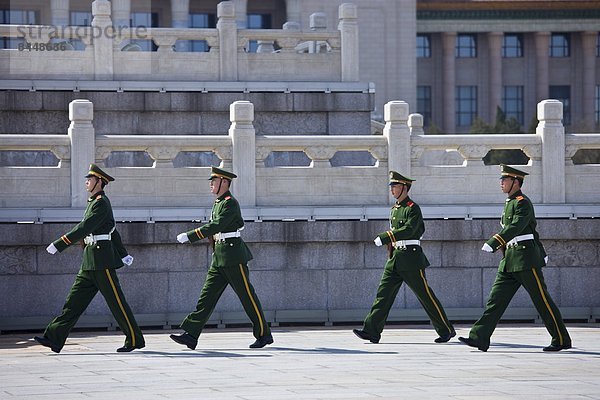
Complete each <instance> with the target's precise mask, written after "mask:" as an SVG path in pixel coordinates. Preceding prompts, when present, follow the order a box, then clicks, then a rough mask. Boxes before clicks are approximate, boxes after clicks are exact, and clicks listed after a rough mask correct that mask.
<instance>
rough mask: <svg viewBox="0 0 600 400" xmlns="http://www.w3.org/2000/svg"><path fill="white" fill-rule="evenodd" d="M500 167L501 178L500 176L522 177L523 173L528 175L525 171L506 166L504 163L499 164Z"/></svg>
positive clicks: (523, 176)
mask: <svg viewBox="0 0 600 400" xmlns="http://www.w3.org/2000/svg"><path fill="white" fill-rule="evenodd" d="M500 168H501V169H502V173H501V175H500V179H502V178H518V179H523V178H525V175H529V174H528V173H527V172H523V171H519V170H518V169H516V168H513V167H511V166H508V165H506V164H500Z"/></svg>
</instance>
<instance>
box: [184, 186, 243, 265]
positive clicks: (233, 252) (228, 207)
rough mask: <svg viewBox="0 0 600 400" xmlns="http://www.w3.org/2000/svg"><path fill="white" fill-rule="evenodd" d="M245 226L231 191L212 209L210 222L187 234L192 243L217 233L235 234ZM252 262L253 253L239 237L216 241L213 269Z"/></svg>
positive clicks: (216, 202)
mask: <svg viewBox="0 0 600 400" xmlns="http://www.w3.org/2000/svg"><path fill="white" fill-rule="evenodd" d="M243 226H244V220H243V218H242V212H241V211H240V205H239V203H238V202H237V200H236V199H235V198H234V197H233V196H232V195H231V193H230V192H229V191H227V192H225V193H223V195H221V196H219V197H218V198H217V199H216V200H215V202H214V204H213V207H212V212H211V219H210V222H209V223H207V224H206V225H203V226H201V227H200V228H196V229H194V230H191V231H189V232H186V234H187V237H188V239H189V241H190V242H191V243H193V242H196V241H198V240H202V239H205V238H207V237H209V236H213V235H214V234H216V233H227V232H235V231H237V230H238V229H240V228H242V227H243ZM250 260H252V253H251V252H250V249H249V248H248V246H246V243H245V242H244V241H243V240H242V238H239V237H233V238H227V239H225V240H222V241H216V242H215V245H214V252H213V258H212V266H213V267H225V266H238V265H239V264H247V263H248V261H250Z"/></svg>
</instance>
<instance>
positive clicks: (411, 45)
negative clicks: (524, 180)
mask: <svg viewBox="0 0 600 400" xmlns="http://www.w3.org/2000/svg"><path fill="white" fill-rule="evenodd" d="M342 2H343V1H341V0H330V1H317V0H269V1H252V0H235V1H234V4H235V12H236V22H237V25H238V28H240V29H245V28H248V29H270V28H273V29H280V28H281V27H282V26H283V24H284V23H285V22H290V21H291V22H296V23H298V24H299V27H300V29H302V30H311V29H312V30H322V29H325V30H335V29H336V28H337V8H338V7H339V5H340V4H341V3H342ZM111 4H112V19H113V23H114V25H115V26H147V27H162V28H168V27H175V28H187V27H192V28H213V27H215V25H216V21H217V18H216V10H217V4H218V1H217V0H114V1H112V2H111ZM355 4H356V5H357V7H358V26H359V43H360V46H359V48H360V66H359V68H360V80H361V81H364V82H374V83H375V90H376V94H375V109H374V110H373V118H374V119H380V118H381V115H382V110H383V104H385V103H386V102H387V101H390V100H395V99H402V100H405V101H407V102H408V103H409V104H410V105H411V111H414V112H419V113H421V114H422V115H424V117H425V125H426V131H427V130H430V131H440V132H445V133H464V132H468V130H469V127H470V126H471V124H472V122H473V121H474V119H475V118H477V117H479V118H481V119H482V120H484V121H486V122H493V121H494V119H495V116H496V110H497V107H500V108H501V109H502V110H503V111H504V112H505V113H506V116H507V117H512V118H515V119H516V120H517V121H518V122H519V125H520V126H521V127H522V129H523V130H528V129H529V127H530V125H531V124H532V123H533V122H534V117H535V107H536V104H537V103H538V102H539V101H540V100H542V99H545V98H555V99H558V100H561V101H562V102H563V104H564V105H565V118H564V123H565V125H566V127H567V131H572V132H591V131H594V129H596V128H597V127H598V124H599V122H600V62H598V58H599V56H600V39H599V31H600V3H598V2H597V1H589V0H569V1H566V0H551V1H547V0H544V1H540V0H527V1H511V0H486V1H456V0H418V1H416V0H356V1H355ZM314 13H322V14H321V15H320V17H321V18H322V20H319V19H314V17H313V16H314ZM91 20H92V13H91V2H90V1H84V0H71V1H69V0H51V1H49V2H48V1H39V0H23V1H18V2H16V1H8V0H3V1H0V24H7V23H10V24H42V25H56V26H61V25H89V24H91ZM315 21H318V22H316V23H315ZM136 44H137V45H139V46H140V47H141V48H142V50H147V51H156V50H157V46H156V45H155V44H153V43H152V42H151V41H149V40H148V41H145V42H144V41H138V43H136ZM1 45H2V46H3V47H5V48H6V47H10V46H13V47H16V46H17V45H18V42H16V41H15V40H14V39H7V38H4V39H3V42H2V43H1ZM74 45H75V46H77V45H78V44H77V43H74ZM178 45H182V46H187V48H188V50H191V51H208V50H209V49H208V46H207V44H206V43H204V42H203V41H190V42H188V43H185V44H178ZM256 49H257V44H256V43H251V45H250V47H249V51H256Z"/></svg>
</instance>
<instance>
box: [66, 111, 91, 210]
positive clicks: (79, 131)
mask: <svg viewBox="0 0 600 400" xmlns="http://www.w3.org/2000/svg"><path fill="white" fill-rule="evenodd" d="M93 119H94V105H93V104H92V102H91V101H89V100H73V101H72V102H71V103H70V104H69V120H71V124H70V125H69V130H68V134H69V139H70V141H71V207H85V205H86V203H87V194H86V192H85V190H83V189H82V185H81V183H82V181H83V177H84V176H85V174H86V173H87V171H89V170H88V168H89V166H90V163H92V162H94V159H95V152H96V150H95V144H96V143H95V132H94V126H93V125H92V121H93Z"/></svg>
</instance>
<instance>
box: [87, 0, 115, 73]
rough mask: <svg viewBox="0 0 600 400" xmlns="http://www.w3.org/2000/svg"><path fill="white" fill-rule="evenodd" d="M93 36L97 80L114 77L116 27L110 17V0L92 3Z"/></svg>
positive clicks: (99, 0) (97, 0)
mask: <svg viewBox="0 0 600 400" xmlns="http://www.w3.org/2000/svg"><path fill="white" fill-rule="evenodd" d="M92 15H93V17H94V18H93V19H92V36H93V43H94V76H95V78H96V80H112V79H113V39H111V37H112V36H114V27H113V26H112V20H111V18H110V1H108V0H95V1H94V2H93V3H92Z"/></svg>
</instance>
